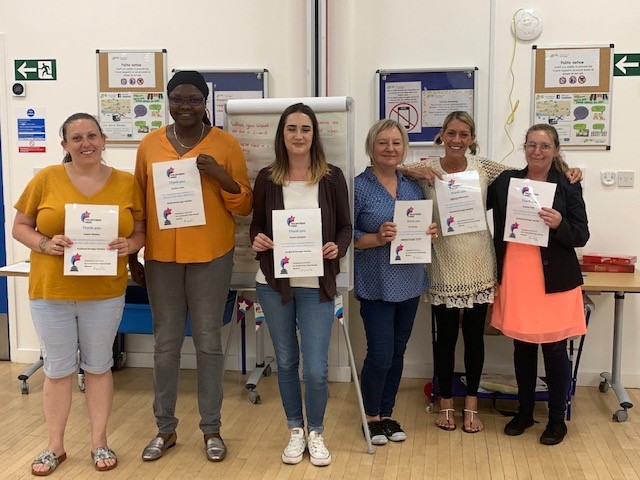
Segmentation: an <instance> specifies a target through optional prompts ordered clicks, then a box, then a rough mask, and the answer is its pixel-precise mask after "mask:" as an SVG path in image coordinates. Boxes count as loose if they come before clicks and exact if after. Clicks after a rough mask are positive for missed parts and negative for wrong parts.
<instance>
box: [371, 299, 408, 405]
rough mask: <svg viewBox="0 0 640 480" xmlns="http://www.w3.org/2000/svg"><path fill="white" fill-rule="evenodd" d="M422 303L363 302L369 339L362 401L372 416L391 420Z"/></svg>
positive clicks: (406, 301)
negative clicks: (409, 344) (419, 306)
mask: <svg viewBox="0 0 640 480" xmlns="http://www.w3.org/2000/svg"><path fill="white" fill-rule="evenodd" d="M419 301H420V297H414V298H410V299H409V300H405V301H403V302H385V301H383V300H365V299H360V316H361V317H362V321H363V322H364V331H365V334H366V336H367V356H366V358H365V359H364V366H363V367H362V377H361V382H362V399H363V402H364V411H365V413H366V414H367V415H368V416H370V417H375V416H377V415H380V416H381V417H391V414H392V412H393V406H394V405H395V403H396V393H398V387H399V386H400V378H401V377H402V368H403V366H404V351H405V350H406V348H407V342H408V341H409V337H410V336H411V330H412V329H413V320H414V318H415V316H416V312H417V310H418V303H419Z"/></svg>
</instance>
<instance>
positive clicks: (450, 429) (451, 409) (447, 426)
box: [436, 408, 457, 432]
mask: <svg viewBox="0 0 640 480" xmlns="http://www.w3.org/2000/svg"><path fill="white" fill-rule="evenodd" d="M443 412H444V415H445V418H446V420H447V424H446V425H438V423H436V426H437V427H438V428H439V429H441V430H445V431H447V432H453V431H454V430H455V429H456V428H457V425H456V424H455V423H450V421H451V420H452V419H455V412H456V411H455V410H454V409H453V408H443V409H441V410H440V411H439V412H438V414H440V413H443ZM449 412H451V418H449ZM452 425H453V428H449V427H451V426H452Z"/></svg>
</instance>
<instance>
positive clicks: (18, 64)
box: [13, 59, 57, 80]
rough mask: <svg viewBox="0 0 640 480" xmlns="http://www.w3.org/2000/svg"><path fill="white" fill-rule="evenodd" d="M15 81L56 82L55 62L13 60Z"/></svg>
mask: <svg viewBox="0 0 640 480" xmlns="http://www.w3.org/2000/svg"><path fill="white" fill-rule="evenodd" d="M13 65H14V68H15V72H14V73H15V79H16V80H56V78H57V68H56V61H55V60H51V59H49V60H14V61H13Z"/></svg>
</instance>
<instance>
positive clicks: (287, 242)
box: [272, 208, 324, 278]
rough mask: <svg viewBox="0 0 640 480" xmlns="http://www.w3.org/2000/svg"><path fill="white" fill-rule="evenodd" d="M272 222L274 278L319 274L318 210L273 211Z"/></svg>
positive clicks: (320, 274)
mask: <svg viewBox="0 0 640 480" xmlns="http://www.w3.org/2000/svg"><path fill="white" fill-rule="evenodd" d="M272 221H273V243H274V247H273V262H274V273H275V277H276V278H293V277H321V276H323V275H324V264H323V260H322V216H321V214H320V209H319V208H302V209H297V210H274V211H273V212H272Z"/></svg>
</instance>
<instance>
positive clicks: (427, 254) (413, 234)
mask: <svg viewBox="0 0 640 480" xmlns="http://www.w3.org/2000/svg"><path fill="white" fill-rule="evenodd" d="M432 214H433V201H431V200H397V201H396V205H395V208H394V211H393V222H394V223H395V224H396V229H397V231H398V233H397V235H396V239H395V240H394V241H393V242H391V247H390V248H391V250H390V259H389V263H392V264H393V263H431V237H430V236H429V235H427V229H428V228H429V225H430V224H431V216H432Z"/></svg>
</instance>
